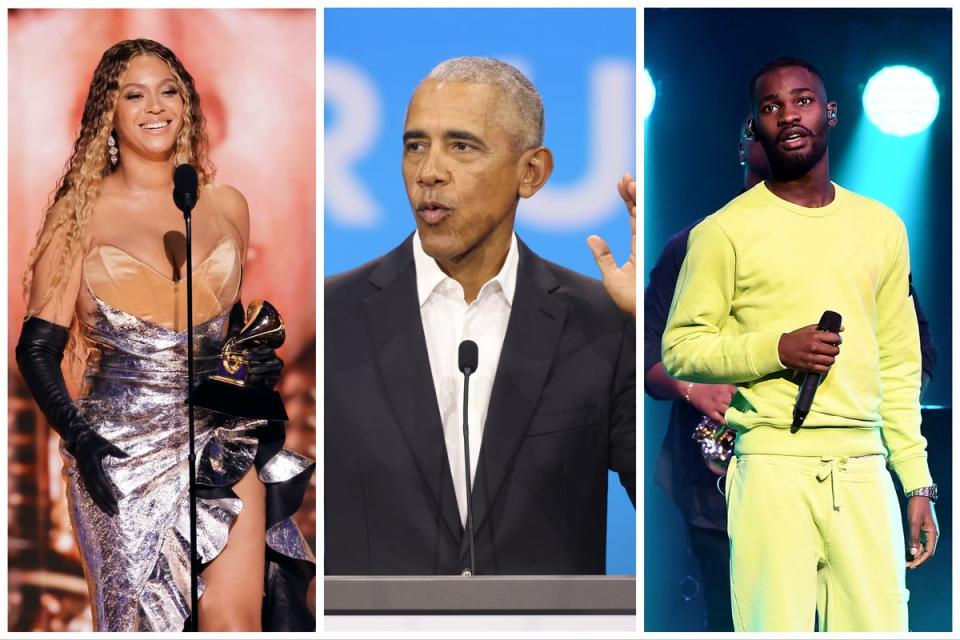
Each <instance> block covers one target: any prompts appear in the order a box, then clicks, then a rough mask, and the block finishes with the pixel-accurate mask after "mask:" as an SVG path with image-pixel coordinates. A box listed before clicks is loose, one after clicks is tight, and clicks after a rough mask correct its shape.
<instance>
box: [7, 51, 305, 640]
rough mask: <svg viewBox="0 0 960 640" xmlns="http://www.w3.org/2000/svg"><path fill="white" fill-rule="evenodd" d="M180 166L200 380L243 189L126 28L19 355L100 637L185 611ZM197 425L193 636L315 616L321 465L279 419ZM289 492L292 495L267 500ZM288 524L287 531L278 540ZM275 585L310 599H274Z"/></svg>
mask: <svg viewBox="0 0 960 640" xmlns="http://www.w3.org/2000/svg"><path fill="white" fill-rule="evenodd" d="M185 163H189V164H192V165H193V166H194V167H195V168H196V170H197V174H198V177H199V182H200V188H199V190H198V192H197V195H198V204H197V206H196V208H195V210H194V215H193V220H194V225H193V232H192V236H193V250H192V253H193V255H194V256H198V257H200V259H199V260H194V261H193V266H194V269H193V272H194V273H193V280H194V314H193V322H194V327H195V345H196V354H195V363H196V369H197V379H198V380H200V379H202V378H203V377H204V376H206V375H208V374H210V373H212V372H214V371H215V370H216V363H217V361H218V356H219V352H220V347H221V345H222V344H223V342H224V339H225V338H226V336H227V334H228V332H229V333H235V332H236V331H238V330H239V328H240V327H241V326H242V325H243V308H242V306H239V300H240V279H241V278H240V276H241V269H242V265H243V259H244V256H245V254H246V249H247V246H248V243H249V237H248V236H249V215H248V210H247V204H246V201H245V200H244V198H243V196H242V195H241V194H240V192H239V191H237V190H236V189H234V188H232V187H229V186H227V185H223V184H216V183H214V182H213V177H214V168H213V165H212V164H211V162H210V159H209V158H208V156H207V134H206V129H205V121H204V117H203V113H202V111H201V109H200V100H199V95H198V93H197V90H196V88H195V86H194V82H193V79H192V77H191V76H190V74H189V73H188V72H187V70H186V69H185V68H184V66H183V64H182V63H181V62H180V60H179V59H178V58H177V57H176V55H174V53H173V52H172V51H170V50H169V49H168V48H167V47H165V46H163V45H161V44H159V43H157V42H154V41H152V40H145V39H138V40H124V41H122V42H119V43H117V44H115V45H114V46H112V47H110V48H109V49H108V50H107V51H106V52H104V54H103V56H102V58H101V60H100V63H99V64H98V66H97V68H96V70H95V71H94V74H93V78H92V80H91V82H90V89H89V92H88V95H87V99H86V102H85V104H84V108H83V114H82V118H81V123H80V129H79V133H78V135H77V139H76V142H75V144H74V147H73V153H72V154H71V156H70V159H69V161H68V162H67V165H66V168H65V170H64V174H63V177H62V178H61V179H60V181H59V183H58V185H57V189H56V192H55V195H54V196H53V200H52V204H51V205H50V206H49V208H48V209H47V211H46V213H45V215H44V221H43V225H42V227H41V229H40V231H39V233H38V236H37V243H36V246H35V247H34V249H33V251H32V252H31V253H30V258H29V263H28V265H27V270H26V274H25V276H24V286H25V293H27V295H28V304H27V310H28V313H27V317H26V319H25V321H24V324H23V328H22V331H21V334H20V339H19V342H18V344H17V348H16V355H17V362H18V364H19V366H20V370H21V372H22V373H23V377H24V380H25V381H26V382H27V385H28V387H29V388H30V391H31V393H32V394H33V396H34V398H35V399H36V401H37V403H38V405H39V406H40V408H41V409H42V410H43V412H44V414H45V415H46V417H47V419H48V421H49V422H50V424H51V426H52V427H53V428H54V429H55V430H56V431H57V432H58V433H59V434H60V436H61V438H62V441H61V452H62V454H63V464H64V471H63V473H64V477H65V480H66V483H67V495H68V501H69V508H70V517H71V522H72V525H73V529H74V533H75V535H76V538H77V543H78V547H79V550H80V553H81V556H82V560H83V567H84V573H85V575H86V578H87V582H88V586H89V591H90V600H91V608H92V612H93V619H94V625H95V627H96V629H97V630H100V631H180V630H182V629H183V628H184V626H185V622H186V618H187V616H189V615H190V604H191V603H190V555H189V544H188V542H187V541H188V540H189V537H188V536H189V528H190V515H189V509H188V503H189V500H188V494H187V486H188V480H187V473H188V471H187V470H188V466H187V436H186V433H187V411H186V407H185V400H186V391H187V377H186V369H187V363H186V357H187V356H186V331H185V328H186V323H187V318H186V311H185V308H184V301H185V296H186V291H185V282H184V278H185V273H184V268H185V267H184V262H185V259H186V250H187V249H186V247H185V242H184V240H185V238H184V234H183V229H184V220H183V217H182V215H181V213H180V211H179V210H178V209H177V208H176V206H174V202H173V198H172V192H173V173H174V167H175V166H176V165H180V164H185ZM71 330H72V332H73V336H72V339H71ZM68 342H71V344H72V347H71V348H70V349H69V350H68V349H67V347H68ZM65 350H67V351H68V353H70V354H71V357H72V358H73V357H75V358H77V359H80V360H81V361H82V362H81V364H82V365H83V367H84V373H83V383H82V385H81V389H80V393H79V396H78V400H77V401H76V402H75V401H74V400H72V399H71V396H70V394H69V392H68V389H67V385H66V383H65V379H64V375H63V372H62V370H61V361H62V360H63V357H64V352H65ZM68 362H69V361H68ZM281 369H282V362H281V361H280V360H279V359H278V358H276V355H275V354H274V353H273V351H272V350H271V349H259V350H257V351H256V352H255V353H251V362H250V375H249V377H248V378H247V380H248V383H250V384H252V385H260V386H263V387H268V388H269V387H273V386H274V385H275V384H276V382H277V380H278V378H279V375H280V372H281ZM196 434H197V435H196V438H197V460H198V462H197V473H198V479H197V483H198V487H199V488H198V492H197V494H198V522H197V545H198V551H199V554H200V557H201V560H202V562H203V567H202V574H201V589H202V597H201V598H200V615H199V622H200V627H199V628H200V630H201V631H203V630H209V631H226V630H236V631H259V630H260V629H261V621H262V620H263V622H264V626H267V627H273V626H279V627H280V628H281V629H299V630H308V629H313V626H314V623H313V620H312V617H311V616H310V615H309V611H307V610H306V602H305V599H304V596H305V590H306V587H307V578H306V577H305V575H306V574H305V573H304V572H306V571H308V568H307V567H306V565H308V564H309V562H310V560H311V556H310V552H309V549H308V548H306V546H305V544H304V543H303V540H302V538H299V539H298V535H299V532H298V531H297V530H296V528H295V526H294V525H292V522H291V521H289V516H290V515H291V514H292V511H290V508H289V507H290V506H292V505H293V504H294V503H296V502H298V500H299V499H298V498H297V490H298V487H297V486H296V485H297V483H298V482H299V483H301V484H302V483H303V482H304V479H305V478H307V479H308V478H309V476H310V474H311V473H312V469H313V465H312V463H310V462H309V461H307V460H306V459H305V458H301V457H299V456H296V455H295V454H292V453H290V452H288V451H286V450H281V446H282V442H283V428H282V423H271V424H270V425H265V424H263V422H262V421H251V420H244V419H233V418H228V417H227V416H225V415H222V414H216V413H213V412H209V411H205V410H203V409H199V408H198V409H197V411H196ZM287 465H289V466H287ZM285 466H286V468H283V467H285ZM299 494H300V496H301V497H302V488H299ZM281 495H284V496H285V498H284V499H285V500H287V501H288V502H286V503H284V506H280V507H277V506H273V507H272V506H271V505H273V504H274V500H276V498H277V497H279V496H281ZM268 532H269V533H268ZM281 532H282V533H283V534H284V535H285V536H286V537H285V540H284V541H282V542H281V544H277V541H276V540H275V539H271V540H269V541H268V540H267V536H268V535H269V536H271V538H274V537H276V536H277V534H278V533H281ZM268 544H269V547H268ZM265 573H266V575H265ZM265 579H266V582H265ZM278 579H279V580H281V581H286V586H290V587H293V586H296V587H297V588H300V589H301V593H299V594H296V593H286V594H283V595H280V594H279V592H278V591H277V590H276V587H277V584H278V582H277V581H278ZM298 581H299V582H298ZM265 585H266V597H267V598H268V599H267V600H266V602H267V603H268V604H270V605H271V606H270V607H269V608H266V609H265V608H264V605H263V603H264V602H265V601H264V597H265V595H264V591H265ZM276 603H280V604H281V607H282V611H280V612H279V614H277V608H276V607H275V606H274V605H275V604H276ZM261 614H262V615H261ZM277 615H279V617H280V618H281V619H282V620H280V621H278V619H277V617H276V616H277Z"/></svg>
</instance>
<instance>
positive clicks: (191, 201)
mask: <svg viewBox="0 0 960 640" xmlns="http://www.w3.org/2000/svg"><path fill="white" fill-rule="evenodd" d="M194 176H196V174H194ZM176 181H177V175H176V174H175V176H174V182H175V183H176ZM192 187H193V190H192V192H190V193H182V194H178V192H177V188H176V186H175V188H174V202H175V203H176V205H177V208H179V209H180V210H181V211H183V220H184V223H185V224H186V251H187V425H188V433H189V435H188V440H189V453H188V455H187V461H188V463H189V467H190V471H189V473H190V478H189V493H190V631H193V632H196V631H198V629H199V626H200V607H199V600H200V595H199V585H198V581H199V580H198V575H197V574H198V570H199V565H200V562H199V558H198V557H197V458H196V434H195V431H194V417H193V413H194V411H193V236H192V233H191V231H192V229H191V224H190V222H191V219H190V212H191V211H192V210H193V207H195V206H196V204H197V196H196V177H194V178H193V185H192ZM178 195H179V198H178Z"/></svg>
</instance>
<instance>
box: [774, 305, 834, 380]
mask: <svg viewBox="0 0 960 640" xmlns="http://www.w3.org/2000/svg"><path fill="white" fill-rule="evenodd" d="M826 313H831V314H833V315H835V316H836V317H837V321H836V327H834V328H827V329H822V328H821V326H822V323H823V320H824V318H825V317H826ZM826 313H824V318H821V319H820V322H821V324H810V325H807V326H805V327H801V328H800V329H797V330H796V331H791V332H790V333H785V334H783V335H782V336H780V345H779V346H778V354H779V356H780V362H782V363H783V365H784V366H785V367H787V368H789V369H796V370H797V371H806V372H809V373H816V374H819V375H824V374H826V373H827V371H829V370H830V367H831V366H832V365H833V363H834V361H835V360H836V357H837V355H838V354H839V353H840V345H841V344H842V343H843V338H842V337H840V332H842V331H843V327H842V326H840V315H839V314H837V313H835V312H833V311H830V312H826Z"/></svg>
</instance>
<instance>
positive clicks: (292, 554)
mask: <svg viewBox="0 0 960 640" xmlns="http://www.w3.org/2000/svg"><path fill="white" fill-rule="evenodd" d="M97 306H98V321H97V322H96V323H95V324H94V325H89V326H83V327H82V330H83V332H84V337H85V338H86V339H87V341H88V343H90V344H92V345H93V346H94V347H95V348H96V349H97V350H98V354H97V357H96V358H95V359H94V360H92V363H93V364H92V365H88V369H87V372H86V373H85V392H84V395H83V397H82V398H81V399H80V400H78V402H77V404H78V406H79V407H80V409H81V411H82V413H83V414H84V416H85V417H86V418H87V420H88V422H90V424H91V425H92V426H93V428H94V429H95V430H96V431H97V432H98V433H99V434H100V435H102V436H104V437H105V438H107V439H108V440H110V441H111V442H112V443H113V444H115V445H116V446H118V447H120V448H121V449H122V450H124V451H125V452H126V453H128V454H129V457H128V458H122V459H119V458H113V457H107V458H105V459H104V469H105V471H106V472H107V474H108V476H109V477H110V479H111V481H112V482H113V484H114V486H115V487H116V490H117V494H118V503H119V511H120V513H119V514H118V515H117V516H115V517H109V516H107V515H106V514H104V513H103V512H102V511H100V509H99V508H98V507H97V506H96V505H95V504H94V503H93V501H92V500H91V499H90V497H89V495H88V494H87V491H86V488H85V487H84V486H83V480H82V478H80V476H79V474H78V473H77V470H76V466H75V461H74V460H73V458H72V456H70V454H69V453H66V452H65V451H63V455H64V460H65V464H64V475H65V476H66V478H67V488H68V498H69V504H70V515H71V520H72V521H73V524H74V531H75V533H76V536H77V542H78V547H79V549H80V552H81V556H82V559H83V564H84V573H85V575H86V577H87V581H88V584H89V587H90V595H91V607H92V609H93V614H94V619H95V622H96V625H97V628H98V630H102V631H133V630H137V631H165V632H176V631H180V630H182V629H184V627H185V624H186V623H187V621H188V619H189V615H190V515H189V492H188V485H189V483H188V481H187V479H188V460H187V455H186V450H187V437H186V431H187V429H186V413H187V412H186V407H185V406H184V400H185V395H186V393H185V386H186V385H185V380H186V377H185V374H186V372H185V371H184V363H185V346H186V345H185V343H186V340H185V334H184V333H183V332H180V333H176V332H173V331H171V330H168V329H165V328H164V327H161V326H159V325H156V324H153V323H149V322H146V321H142V320H139V319H138V318H136V317H135V316H131V315H130V314H126V313H124V312H123V311H120V310H118V309H115V308H113V307H110V306H109V305H107V304H106V303H104V302H102V301H101V300H99V299H98V300H97ZM226 321H227V314H222V315H221V316H218V317H217V318H214V319H212V320H210V321H208V322H206V323H204V324H203V325H199V326H198V327H197V328H196V329H195V349H196V352H197V357H196V358H195V362H196V363H197V365H196V366H197V369H198V371H197V379H198V380H200V379H202V378H203V377H204V376H205V375H208V374H209V373H211V372H212V370H213V367H214V366H215V362H216V356H217V354H218V353H219V346H220V345H221V344H222V341H223V336H224V334H225V330H226ZM195 430H196V450H197V550H198V554H199V556H200V559H201V562H202V563H203V564H204V565H206V564H209V563H210V562H211V561H213V560H214V559H215V558H216V557H217V556H218V555H219V554H220V553H221V552H222V551H223V549H224V547H225V546H226V544H227V541H228V539H229V532H230V528H231V526H232V525H233V523H234V521H235V520H236V518H237V516H238V515H239V514H240V512H241V511H242V510H243V503H242V500H241V499H240V498H239V497H238V496H237V494H236V493H235V492H234V490H233V487H234V485H236V483H237V482H239V481H240V480H241V479H242V478H243V477H244V476H245V475H246V474H247V472H248V471H250V469H251V467H255V468H256V471H257V475H258V477H259V478H260V480H261V482H263V484H264V487H265V489H266V531H265V541H266V553H265V555H266V566H265V571H264V576H265V585H264V602H263V621H262V622H263V630H264V631H313V630H314V628H315V619H314V616H313V614H312V613H311V612H310V610H309V608H308V607H307V603H306V592H307V589H308V587H309V585H310V581H311V579H312V578H313V577H314V576H315V574H316V564H315V559H314V555H313V552H312V551H311V549H310V547H309V545H308V544H307V542H306V541H305V540H304V538H303V536H302V534H301V533H300V530H299V529H298V528H297V526H296V525H295V524H294V522H293V520H292V516H293V514H294V513H295V512H296V511H297V509H299V507H300V505H301V504H302V502H303V497H304V494H305V492H306V490H307V488H308V487H309V483H310V479H311V477H312V474H313V471H314V466H315V464H314V463H313V461H311V460H309V459H307V458H305V457H303V456H301V455H299V454H296V453H294V452H292V451H289V450H287V449H284V448H283V442H284V435H285V433H284V426H283V423H282V422H267V421H264V420H251V419H243V418H233V417H229V416H225V415H223V414H219V413H215V412H213V411H208V410H205V409H200V408H198V409H196V411H195ZM204 586H205V584H204V579H203V576H202V575H201V576H200V578H199V581H198V587H199V590H200V595H201V598H202V594H203V589H204Z"/></svg>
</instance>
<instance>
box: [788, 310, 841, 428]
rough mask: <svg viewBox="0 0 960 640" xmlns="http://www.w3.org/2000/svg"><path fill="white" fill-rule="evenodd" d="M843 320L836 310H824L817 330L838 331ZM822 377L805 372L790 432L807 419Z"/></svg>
mask: <svg viewBox="0 0 960 640" xmlns="http://www.w3.org/2000/svg"><path fill="white" fill-rule="evenodd" d="M841 322H842V320H841V318H840V314H839V313H837V312H836V311H824V312H823V315H822V316H820V324H818V325H817V331H831V332H833V333H836V332H838V331H840V323H841ZM822 377H823V376H822V375H820V374H819V373H810V372H809V371H808V372H807V373H805V374H803V382H801V383H800V391H799V392H798V393H797V404H796V406H795V407H794V408H793V424H792V425H791V426H790V433H796V432H797V431H799V430H800V425H802V424H803V421H804V420H806V419H807V414H808V413H810V406H811V405H812V404H813V396H815V395H816V394H817V387H818V386H820V380H821V378H822Z"/></svg>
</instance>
